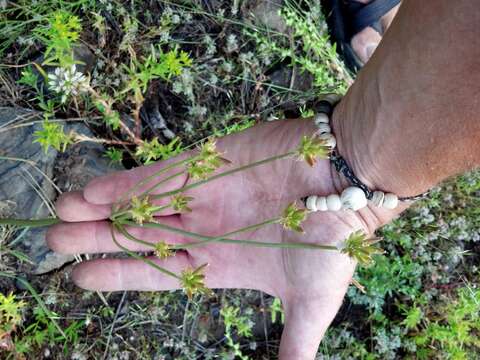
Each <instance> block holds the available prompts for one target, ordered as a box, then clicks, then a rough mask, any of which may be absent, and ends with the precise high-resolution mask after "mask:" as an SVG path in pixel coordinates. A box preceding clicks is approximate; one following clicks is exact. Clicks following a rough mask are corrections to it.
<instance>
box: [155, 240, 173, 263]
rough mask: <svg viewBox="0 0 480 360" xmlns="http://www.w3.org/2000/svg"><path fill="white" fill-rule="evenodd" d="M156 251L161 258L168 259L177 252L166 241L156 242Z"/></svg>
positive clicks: (156, 254)
mask: <svg viewBox="0 0 480 360" xmlns="http://www.w3.org/2000/svg"><path fill="white" fill-rule="evenodd" d="M154 253H155V256H156V257H158V258H159V259H166V258H168V257H170V256H174V255H175V252H174V251H173V250H172V246H171V245H170V244H167V243H166V242H165V241H159V242H157V243H156V244H155V250H154Z"/></svg>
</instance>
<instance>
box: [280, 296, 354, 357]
mask: <svg viewBox="0 0 480 360" xmlns="http://www.w3.org/2000/svg"><path fill="white" fill-rule="evenodd" d="M345 291H346V289H345ZM345 291H343V290H342V291H340V292H339V293H338V294H336V295H333V296H332V295H331V294H329V295H328V296H324V297H322V298H320V299H314V300H311V299H303V300H301V301H294V302H291V303H288V302H287V303H286V304H285V326H284V329H283V334H282V339H281V342H280V353H279V359H280V360H290V359H314V358H315V355H316V353H317V351H318V346H319V345H320V341H321V340H322V337H323V335H324V334H325V331H326V330H327V328H328V326H329V325H330V323H331V322H332V321H333V318H334V317H335V315H336V313H337V311H338V309H339V308H340V305H341V304H342V299H343V296H344V294H345Z"/></svg>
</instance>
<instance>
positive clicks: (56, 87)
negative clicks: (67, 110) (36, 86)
mask: <svg viewBox="0 0 480 360" xmlns="http://www.w3.org/2000/svg"><path fill="white" fill-rule="evenodd" d="M48 87H49V88H50V89H51V90H53V91H55V92H56V93H58V94H60V95H62V98H61V102H62V103H64V102H65V101H67V98H68V97H69V96H71V95H72V96H77V95H78V94H80V93H82V92H85V91H87V88H88V79H87V78H86V77H85V75H83V74H82V73H81V72H79V71H77V69H76V66H75V65H72V66H71V67H69V68H63V67H57V68H56V69H55V71H54V73H53V74H48Z"/></svg>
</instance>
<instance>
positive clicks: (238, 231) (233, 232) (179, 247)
mask: <svg viewBox="0 0 480 360" xmlns="http://www.w3.org/2000/svg"><path fill="white" fill-rule="evenodd" d="M280 219H281V218H274V219H270V220H266V221H263V222H261V223H258V224H254V225H250V226H247V227H244V228H241V229H238V230H235V231H231V232H229V233H226V234H223V235H220V236H217V237H211V238H210V239H206V240H201V241H197V242H192V243H188V244H182V245H175V246H173V247H172V248H173V249H175V250H177V249H189V248H192V247H197V246H202V245H205V244H208V243H210V242H215V241H218V242H228V241H226V240H229V239H225V238H226V237H228V236H232V235H236V234H239V233H242V232H246V231H251V230H255V229H258V228H261V227H262V226H266V225H270V224H275V223H277V222H278V221H279V220H280ZM234 241H238V240H234Z"/></svg>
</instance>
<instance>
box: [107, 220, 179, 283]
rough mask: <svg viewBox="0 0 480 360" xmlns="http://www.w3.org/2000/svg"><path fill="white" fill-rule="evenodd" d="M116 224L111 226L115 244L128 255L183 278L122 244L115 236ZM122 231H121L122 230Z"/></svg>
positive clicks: (170, 274)
mask: <svg viewBox="0 0 480 360" xmlns="http://www.w3.org/2000/svg"><path fill="white" fill-rule="evenodd" d="M114 226H115V225H112V226H111V227H110V233H111V234H112V240H113V242H114V243H115V245H117V246H118V247H119V248H120V249H122V250H123V251H125V252H126V253H127V254H128V255H130V256H131V257H133V258H135V259H137V260H141V261H143V262H144V263H145V264H147V265H150V266H152V267H154V268H155V269H157V270H158V271H160V272H162V273H164V274H166V275H169V276H172V277H174V278H175V279H178V280H181V278H180V276H178V275H177V274H175V273H173V272H171V271H169V270H167V269H165V268H163V267H161V266H158V265H157V264H155V263H154V262H153V261H151V260H148V259H145V258H144V257H141V256H140V255H137V254H136V253H134V252H133V251H130V250H129V249H127V248H126V247H125V246H123V245H121V244H120V243H119V242H118V241H117V238H116V237H115V232H114ZM115 228H116V229H117V230H119V231H120V229H118V226H115ZM120 232H121V231H120Z"/></svg>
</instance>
